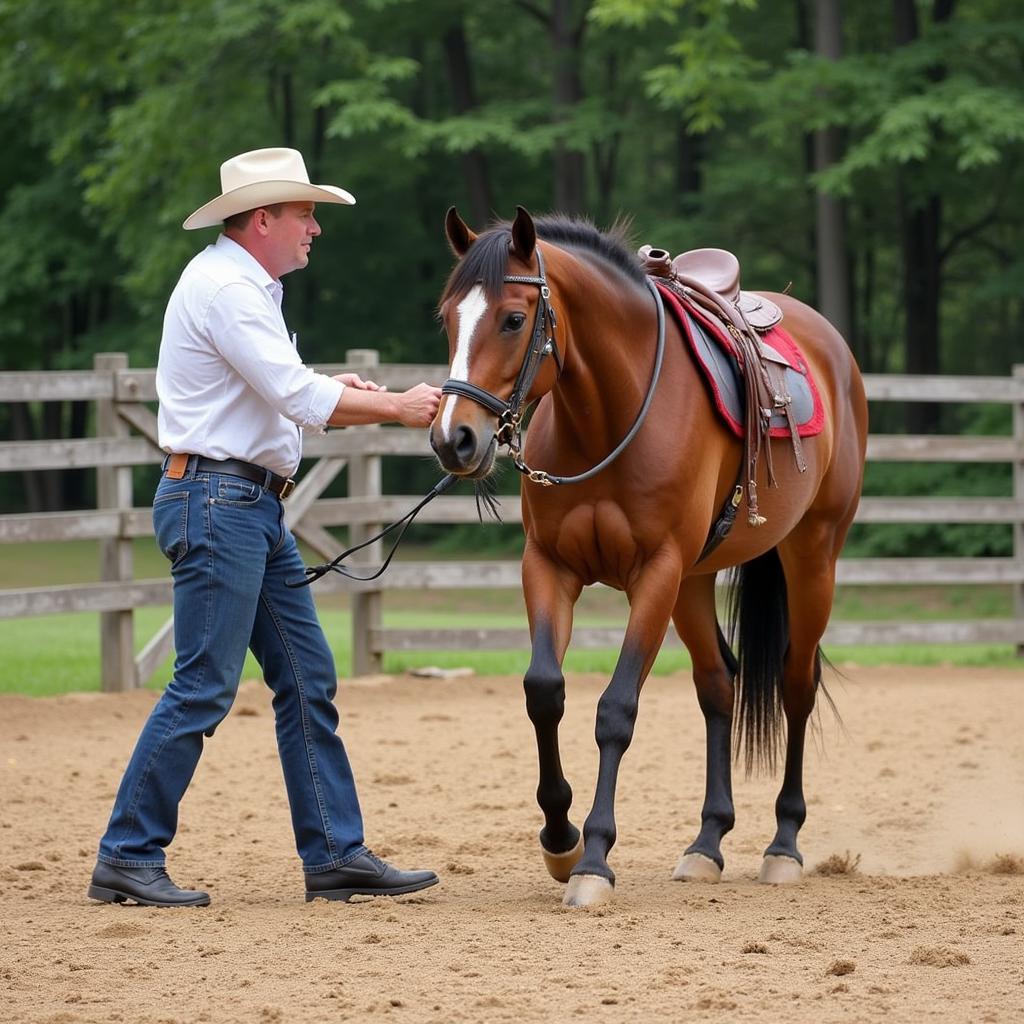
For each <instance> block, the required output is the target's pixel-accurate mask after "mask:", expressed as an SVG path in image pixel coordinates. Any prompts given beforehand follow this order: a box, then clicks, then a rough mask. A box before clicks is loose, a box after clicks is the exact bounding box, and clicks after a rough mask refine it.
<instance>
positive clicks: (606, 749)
mask: <svg viewBox="0 0 1024 1024" xmlns="http://www.w3.org/2000/svg"><path fill="white" fill-rule="evenodd" d="M679 577H680V568H679V561H678V558H676V557H674V556H665V557H661V558H658V559H654V560H652V561H651V562H649V563H648V564H647V565H646V566H644V568H643V570H642V571H641V573H640V576H639V578H638V580H637V581H636V583H635V585H634V586H632V587H631V588H630V590H629V602H630V612H629V624H628V625H627V627H626V636H625V638H624V640H623V643H622V650H621V651H620V652H619V660H618V662H617V663H616V665H615V671H614V673H613V674H612V678H611V682H610V683H609V684H608V688H607V689H606V690H605V692H604V693H603V694H602V696H601V699H600V701H598V705H597V726H596V729H595V738H596V739H597V746H598V750H599V753H600V758H599V762H598V773H597V788H596V790H595V792H594V805H593V807H592V808H591V811H590V814H589V815H587V820H586V821H585V822H584V824H583V856H582V857H581V858H580V861H579V863H578V864H577V865H576V866H575V867H574V868H573V869H572V877H571V878H570V879H569V885H568V887H567V889H566V892H565V898H564V900H563V903H565V905H566V906H569V907H583V906H590V905H593V904H596V903H604V902H607V901H608V900H610V899H611V898H612V895H613V891H614V886H615V873H614V872H613V871H612V869H611V868H610V867H609V866H608V853H609V851H610V850H611V848H612V846H613V845H614V844H615V837H616V833H615V785H616V781H617V779H618V774H619V764H620V763H621V761H622V756H623V754H625V752H626V750H627V748H628V747H629V744H630V742H631V741H632V739H633V729H634V727H635V725H636V716H637V710H638V708H639V703H640V688H641V687H642V686H643V683H644V680H645V679H646V678H647V673H648V672H650V670H651V665H653V664H654V659H655V657H657V654H658V650H659V649H660V647H661V642H662V640H663V639H664V636H665V629H666V627H667V626H668V621H669V616H670V614H671V611H672V607H673V604H674V602H675V596H676V593H677V591H678V589H679Z"/></svg>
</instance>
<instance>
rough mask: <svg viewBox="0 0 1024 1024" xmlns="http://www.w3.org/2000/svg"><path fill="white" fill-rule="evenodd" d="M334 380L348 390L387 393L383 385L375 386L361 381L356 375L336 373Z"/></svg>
mask: <svg viewBox="0 0 1024 1024" xmlns="http://www.w3.org/2000/svg"><path fill="white" fill-rule="evenodd" d="M334 379H335V380H340V381H341V383H342V384H344V385H345V386H346V387H350V388H358V389H359V390H360V391H387V386H386V385H384V384H375V383H374V382H373V381H372V380H363V378H362V377H360V376H359V374H358V373H336V374H335V375H334Z"/></svg>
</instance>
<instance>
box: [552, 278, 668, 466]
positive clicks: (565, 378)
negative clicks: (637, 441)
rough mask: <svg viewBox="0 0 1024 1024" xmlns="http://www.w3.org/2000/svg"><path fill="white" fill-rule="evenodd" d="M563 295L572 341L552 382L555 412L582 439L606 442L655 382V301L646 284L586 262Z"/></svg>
mask: <svg viewBox="0 0 1024 1024" xmlns="http://www.w3.org/2000/svg"><path fill="white" fill-rule="evenodd" d="M581 266H582V264H581ZM562 294H563V296H565V298H564V299H563V301H564V302H565V305H566V310H565V314H564V315H563V322H564V324H565V330H566V332H567V333H568V335H569V344H568V353H567V359H566V365H565V371H564V373H563V374H562V376H561V378H560V379H559V381H558V384H557V385H556V387H555V394H554V399H555V405H556V411H557V413H558V415H559V419H560V420H562V421H563V422H567V421H568V422H571V423H572V424H573V425H574V428H575V430H576V432H577V433H579V434H580V435H581V437H582V438H586V439H591V440H592V441H593V443H594V444H595V445H597V446H598V447H601V446H606V445H607V444H608V443H609V441H617V440H618V439H619V438H620V437H621V436H622V434H623V433H624V432H625V430H627V429H628V428H629V426H630V425H631V424H632V422H633V419H634V418H635V415H636V411H637V409H639V407H640V405H641V403H642V402H643V399H644V396H645V395H646V393H647V389H648V386H649V385H650V381H651V369H652V366H653V364H654V355H655V348H656V342H657V311H656V309H655V305H654V299H653V297H652V296H651V293H650V292H649V291H648V290H647V289H646V288H643V287H642V286H641V287H638V286H636V285H635V284H634V283H633V282H630V281H626V280H623V279H622V278H619V277H618V276H617V275H614V274H613V273H610V272H602V271H599V270H597V269H596V268H594V267H592V266H589V265H586V266H585V269H581V270H580V271H579V272H578V273H575V274H574V276H573V280H572V284H571V286H570V287H568V288H566V289H564V290H563V291H562Z"/></svg>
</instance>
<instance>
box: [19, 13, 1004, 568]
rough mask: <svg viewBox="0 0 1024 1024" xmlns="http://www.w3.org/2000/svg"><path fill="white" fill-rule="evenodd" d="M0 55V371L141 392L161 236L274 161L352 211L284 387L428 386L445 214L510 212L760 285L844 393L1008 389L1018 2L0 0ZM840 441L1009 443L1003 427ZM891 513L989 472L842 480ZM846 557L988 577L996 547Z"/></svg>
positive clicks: (58, 502) (84, 479)
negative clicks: (101, 371)
mask: <svg viewBox="0 0 1024 1024" xmlns="http://www.w3.org/2000/svg"><path fill="white" fill-rule="evenodd" d="M0 41H2V42H0V136H2V138H3V140H4V146H3V152H2V153H0V224H2V230H0V368H2V369H5V370H41V369H87V368H90V367H91V365H92V357H93V354H94V353H96V352H100V351H123V352H127V353H129V355H130V358H131V364H132V365H133V366H140V367H141V366H154V365H155V363H156V356H157V348H158V343H159V336H160V322H161V316H162V311H163V306H164V303H165V302H166V299H167V296H168V294H169V293H170V290H171V288H172V287H173V285H174V282H175V280H176V279H177V276H178V274H179V273H180V272H181V268H182V267H183V265H184V264H185V262H187V260H188V259H189V258H190V257H191V256H192V255H193V254H194V252H195V251H197V249H198V248H200V247H201V246H202V245H204V244H206V243H207V242H209V241H212V240H213V238H214V237H215V235H216V231H215V230H211V231H207V232H195V233H193V232H184V231H182V230H181V227H180V224H181V221H182V220H183V219H184V217H185V216H186V215H187V214H188V213H190V212H191V211H192V210H193V209H195V208H196V207H198V206H199V205H201V204H202V203H203V202H205V201H207V200H208V199H210V198H212V197H213V196H214V195H215V194H217V192H219V182H218V177H217V168H218V167H219V165H220V163H221V161H222V160H224V159H225V158H226V157H228V156H230V155H232V154H234V153H238V152H241V151H243V150H247V149H254V148H258V147H263V146H277V145H284V146H294V147H296V148H298V149H300V150H301V151H302V152H303V154H304V155H305V158H306V162H307V166H308V168H309V171H310V176H311V179H312V180H313V181H323V182H330V183H334V184H339V185H342V186H344V187H345V188H347V189H349V190H350V191H351V192H353V193H354V194H355V195H356V197H357V199H358V204H357V205H356V206H355V207H352V208H325V209H324V210H323V211H322V213H323V216H322V218H321V223H322V225H323V228H324V233H323V236H322V238H320V239H318V241H317V243H316V246H315V248H314V253H313V259H312V261H311V264H310V267H309V268H308V269H307V270H306V271H304V272H303V273H302V274H301V275H296V276H295V278H294V279H288V280H287V281H286V293H287V294H286V300H285V302H286V308H285V312H286V317H287V319H288V322H289V325H290V327H291V328H292V329H294V330H296V331H297V332H298V334H299V337H300V339H301V340H300V347H301V351H302V354H303V356H304V357H305V359H306V360H307V362H311V363H323V362H340V361H342V360H343V358H344V352H345V350H346V349H349V348H376V349H379V350H380V352H381V358H382V360H384V361H402V362H418V363H423V362H433V363H441V362H444V361H445V359H446V343H445V340H444V338H443V337H442V336H441V335H440V334H439V331H438V325H437V321H436V318H435V304H436V301H437V297H438V295H439V294H440V291H441V288H442V286H443V283H444V280H445V278H446V276H447V274H448V271H449V269H450V267H451V263H452V258H451V255H450V253H449V252H448V249H447V246H446V243H445V240H444V236H443V231H442V222H443V217H444V213H445V210H446V209H447V208H448V206H450V205H452V204H455V205H457V206H458V207H459V209H460V211H461V212H462V213H463V215H464V216H465V218H466V219H467V220H468V221H469V222H470V223H471V224H473V225H474V226H477V227H480V226H482V225H484V224H485V223H486V222H487V221H489V220H490V219H491V218H492V217H493V216H498V217H503V218H506V217H509V216H511V214H512V213H513V212H514V208H515V205H516V204H522V205H524V206H526V207H527V208H529V209H530V210H531V211H533V212H534V213H541V212H545V211H551V210H558V211H562V212H565V213H569V214H574V215H580V216H586V217H588V218H590V219H592V220H593V221H594V222H595V223H597V224H598V226H600V227H608V226H610V225H611V224H612V223H613V222H615V221H616V219H618V218H628V219H629V221H630V223H631V228H630V234H631V236H632V238H633V239H634V240H635V242H636V243H637V244H640V243H641V242H650V243H651V244H654V245H657V246H661V247H664V248H668V249H671V250H672V251H673V252H679V251H682V250H684V249H689V248H696V247H701V246H720V247H723V248H728V249H732V250H733V251H735V252H736V253H737V254H738V255H739V256H740V259H741V261H742V264H743V268H744V270H743V273H744V282H745V285H746V287H748V288H751V289H757V288H762V289H765V290H781V289H783V288H785V287H786V286H787V285H789V284H790V282H792V288H791V290H792V291H793V293H794V294H796V295H797V296H799V297H801V298H803V299H805V300H806V301H809V302H811V303H812V304H814V305H816V306H817V307H818V308H820V309H821V310H822V311H823V312H825V313H826V315H828V316H829V317H830V319H831V320H832V321H833V322H834V323H836V325H837V326H839V328H840V329H841V331H842V332H843V334H844V335H845V336H846V337H847V339H848V340H849V343H850V345H851V348H852V349H853V351H854V353H855V355H856V357H857V359H858V361H859V363H860V365H861V368H862V369H863V370H864V371H866V372H873V373H887V372H906V373H950V374H954V373H955V374H998V375H1005V374H1008V373H1009V372H1010V367H1011V366H1012V364H1013V363H1015V362H1022V361H1024V299H1022V296H1024V255H1022V246H1021V242H1022V238H1024V233H1022V224H1024V187H1022V186H1024V175H1022V157H1024V8H1022V4H1021V3H1020V0H928V2H915V0H858V2H856V3H854V2H852V0H847V2H845V3H841V2H840V0H761V2H757V0H657V2H652V0H484V2H473V3H469V2H465V0H353V2H349V0H345V2H340V0H216V2H211V0H175V2H174V3H170V2H167V0H0ZM89 415H90V413H89V407H88V405H87V404H86V403H63V404H61V403H47V404H45V405H42V404H41V405H38V406H35V405H31V404H25V403H12V404H11V405H9V406H7V407H5V408H2V409H0V439H14V440H29V439H36V438H56V437H78V436H86V435H87V434H88V431H89V429H90V423H89ZM872 417H873V422H872V429H873V430H875V431H884V430H907V431H909V432H913V433H922V432H930V431H942V432H950V433H952V432H972V431H973V432H979V433H997V432H1000V433H1001V432H1005V433H1009V431H1010V420H1009V410H1008V409H1007V408H1006V407H1005V406H1003V407H999V406H994V405H993V406H991V407H988V406H977V405H976V406H972V407H969V408H968V407H960V408H957V407H947V408H944V409H940V408H938V407H936V406H929V405H925V404H919V403H915V404H909V405H907V406H905V407H892V406H887V407H886V408H874V407H873V408H872ZM393 471H394V472H396V473H397V472H402V473H404V474H405V476H406V477H407V476H408V473H409V470H408V466H407V465H406V466H404V467H394V469H393ZM145 472H146V471H143V476H145ZM417 472H418V473H420V474H422V475H423V481H422V482H423V484H424V487H426V486H429V484H430V483H432V482H433V480H434V477H435V475H436V474H435V471H434V470H432V469H431V467H430V466H429V464H427V463H424V465H423V466H421V467H420V468H419V469H418V470H417ZM93 477H94V474H92V473H89V472H83V471H75V470H66V471H54V472H45V473H43V472H35V473H26V474H21V475H19V474H5V475H4V477H3V478H0V511H3V512H20V511H37V510H56V509H61V508H86V507H89V506H90V504H91V503H92V487H93V486H94V484H93ZM409 483H410V481H409V480H408V479H405V480H404V485H403V486H402V487H400V488H398V489H400V490H406V491H408V489H409ZM515 486H516V481H515V480H514V479H507V480H506V482H505V488H506V489H514V488H515ZM894 488H898V489H897V490H895V491H894V492H895V493H901V494H914V493H923V494H939V493H957V494H992V495H1008V494H1010V493H1011V477H1010V473H1009V467H1007V466H986V465H977V466H970V465H969V466H963V465H960V466H954V465H952V464H950V465H943V464H924V465H911V466H907V465H900V466H892V465H890V466H885V465H878V466H874V467H872V472H871V474H870V476H869V479H868V482H867V490H868V492H870V493H887V492H888V491H890V490H893V489H894ZM447 529H448V530H449V531H450V529H451V528H447ZM853 540H854V545H855V547H857V548H858V550H859V551H860V553H872V554H876V553H877V554H894V553H905V551H906V550H907V549H908V547H909V548H911V549H913V548H917V549H918V551H920V550H921V546H922V545H927V546H928V547H926V548H925V550H931V551H933V552H934V553H935V554H942V553H954V554H965V555H967V554H977V555H981V554H989V555H999V554H1008V553H1009V552H1010V550H1011V534H1010V527H1009V526H1007V527H1005V528H1003V527H999V526H995V527H993V526H979V525H956V526H941V525H901V526H891V527H875V528H872V529H870V530H868V529H867V528H864V529H863V530H862V531H861V533H860V534H858V535H857V536H855V537H854V538H853Z"/></svg>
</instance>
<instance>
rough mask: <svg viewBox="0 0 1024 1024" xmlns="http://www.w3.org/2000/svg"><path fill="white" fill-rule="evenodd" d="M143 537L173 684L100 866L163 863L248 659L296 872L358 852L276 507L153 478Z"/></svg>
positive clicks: (346, 783) (328, 707) (115, 816)
mask: <svg viewBox="0 0 1024 1024" xmlns="http://www.w3.org/2000/svg"><path fill="white" fill-rule="evenodd" d="M153 526H154V529H155V532H156V539H157V543H158V544H159V546H160V549H161V550H162V551H163V552H164V554H165V555H166V556H167V557H168V558H169V559H170V561H171V575H172V577H173V580H174V647H175V652H176V657H175V662H174V678H173V679H172V680H171V682H170V683H169V685H168V686H167V689H166V690H165V691H164V693H163V696H162V697H161V698H160V700H159V702H158V703H157V705H156V707H155V708H154V709H153V712H152V714H151V715H150V716H149V720H148V721H147V722H146V724H145V726H144V727H143V730H142V734H141V735H140V736H139V740H138V743H137V744H136V746H135V750H134V752H133V753H132V756H131V760H130V761H129V763H128V767H127V769H125V773H124V778H123V779H122V780H121V786H120V788H119V789H118V793H117V798H116V800H115V801H114V810H113V813H112V814H111V817H110V823H109V825H108V826H107V831H106V833H105V834H104V836H103V838H102V839H101V840H100V850H99V858H100V860H102V861H105V862H106V863H108V864H113V865H115V866H118V867H148V866H152V865H162V864H163V863H164V847H166V846H167V845H168V844H169V843H170V841H171V840H172V839H173V838H174V833H175V831H176V830H177V826H178V804H179V803H180V802H181V798H182V797H183V796H184V794H185V790H186V789H187V788H188V784H189V782H190V781H191V780H192V775H193V773H194V772H195V769H196V765H197V764H198V763H199V757H200V755H201V754H202V752H203V737H204V736H212V735H213V732H214V730H215V729H216V727H217V725H218V724H219V723H220V722H221V721H222V720H223V718H224V716H225V715H226V714H227V713H228V710H229V709H230V707H231V704H232V701H233V700H234V698H235V693H236V692H237V690H238V681H239V677H240V676H241V673H242V666H243V663H244V660H245V651H246V647H249V648H251V649H252V652H253V654H255V656H256V659H257V660H258V661H259V663H260V665H261V667H262V668H263V675H264V678H265V679H266V682H267V685H268V686H269V687H270V689H271V690H272V691H273V694H274V698H273V706H274V716H275V722H276V728H277V746H278V752H279V754H280V757H281V765H282V767H283V769H284V779H285V786H286V787H287V791H288V801H289V804H290V806H291V814H292V826H293V828H294V830H295V843H296V847H297V848H298V852H299V856H300V857H301V858H302V864H303V869H304V870H305V871H306V872H309V873H315V872H321V871H330V870H333V869H336V868H339V867H342V866H344V865H345V864H347V863H348V862H349V861H351V860H354V859H355V858H356V857H358V856H359V855H360V854H362V853H364V852H365V850H366V847H365V846H364V845H363V822H362V816H361V814H360V811H359V800H358V798H357V796H356V788H355V782H354V780H353V778H352V770H351V768H350V767H349V762H348V756H347V755H346V753H345V747H344V746H343V744H342V742H341V739H340V737H339V736H338V735H337V733H336V732H335V729H336V728H337V725H338V713H337V711H336V710H335V707H334V703H333V698H334V694H335V691H336V690H337V676H336V674H335V670H334V659H333V656H332V655H331V651H330V648H329V647H328V646H327V640H326V639H325V637H324V633H323V629H322V628H321V626H320V621H319V619H318V618H317V614H316V608H315V607H314V604H313V599H312V596H311V595H310V591H309V588H308V587H303V588H301V589H297V590H292V589H290V588H288V587H286V586H285V580H292V579H296V578H298V577H301V576H302V571H303V564H302V559H301V558H300V557H299V551H298V548H297V546H296V544H295V538H294V537H293V536H292V533H291V531H290V530H289V529H288V528H287V527H286V526H285V524H284V507H283V506H282V504H281V502H280V500H279V499H278V498H277V497H276V495H274V494H271V493H270V492H268V491H265V490H264V489H263V488H262V487H261V486H260V485H259V484H254V483H250V482H249V481H248V480H243V479H242V478H241V477H236V476H228V475H226V474H218V473H195V472H194V470H193V468H192V463H191V462H190V463H189V469H188V470H187V471H186V475H185V477H184V478H183V479H181V480H171V479H169V478H168V477H167V476H166V475H165V476H164V477H162V478H161V480H160V484H159V486H158V487H157V491H156V496H155V497H154V499H153Z"/></svg>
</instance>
